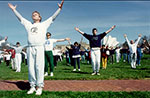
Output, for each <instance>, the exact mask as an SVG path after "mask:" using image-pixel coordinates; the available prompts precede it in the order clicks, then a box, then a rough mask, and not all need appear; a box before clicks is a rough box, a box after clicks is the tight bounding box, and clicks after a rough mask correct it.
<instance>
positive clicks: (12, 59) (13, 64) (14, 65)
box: [11, 58, 17, 70]
mask: <svg viewBox="0 0 150 98" xmlns="http://www.w3.org/2000/svg"><path fill="white" fill-rule="evenodd" d="M15 63H16V62H15V58H11V67H12V69H15V70H16V69H17V67H16V64H15Z"/></svg>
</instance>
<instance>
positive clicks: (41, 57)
mask: <svg viewBox="0 0 150 98" xmlns="http://www.w3.org/2000/svg"><path fill="white" fill-rule="evenodd" d="M63 3H64V0H62V2H61V4H58V7H59V8H58V10H57V11H56V12H55V13H54V14H53V15H52V16H51V17H49V18H48V19H47V20H45V21H43V22H41V20H42V17H41V16H40V13H39V12H38V11H34V12H33V13H32V19H33V23H32V22H30V21H28V20H27V19H25V18H24V17H22V15H20V13H19V12H18V11H17V10H16V7H17V6H16V5H15V6H14V5H12V4H10V3H9V4H8V6H9V8H11V9H12V11H13V12H14V14H15V15H16V16H17V18H18V19H19V21H20V22H21V24H22V25H23V26H24V27H25V29H26V31H27V34H28V45H27V57H28V73H29V74H28V75H29V76H28V77H29V83H30V87H31V88H30V90H29V91H28V92H27V94H32V93H34V92H36V95H41V94H42V89H43V87H44V76H47V75H48V64H50V76H53V75H54V73H53V70H54V62H53V52H52V50H53V43H56V42H62V41H69V40H70V38H65V39H52V38H51V33H49V32H47V29H48V28H49V27H50V25H51V24H52V23H53V21H54V20H55V19H56V17H57V16H58V14H59V13H60V11H61V10H62V6H63ZM115 27H116V26H115V25H114V26H112V27H111V28H110V29H109V30H107V31H106V32H103V33H101V34H97V32H98V31H97V29H96V28H93V30H92V34H91V35H90V34H87V33H85V32H83V31H81V30H80V29H79V28H77V27H75V30H76V31H77V32H79V33H80V34H81V35H83V36H84V37H85V38H86V39H88V40H89V43H90V56H91V64H92V69H93V72H92V74H91V75H100V73H99V69H100V62H101V61H100V59H101V57H102V62H106V59H103V56H101V54H102V53H103V50H101V51H100V48H101V46H102V44H101V41H102V39H103V38H104V37H105V36H106V35H107V34H108V33H109V32H111V31H112V30H113V29H114V28H115ZM140 37H141V35H139V39H138V41H139V40H140ZM45 38H46V39H45ZM125 39H126V40H127V42H128V45H129V49H130V52H131V58H132V59H131V60H132V63H131V65H132V68H135V58H136V53H135V50H136V47H137V43H138V41H137V42H136V43H135V44H134V43H131V44H130V43H129V41H128V39H127V37H126V35H125ZM10 47H12V48H14V49H15V52H16V57H17V58H18V61H17V62H18V65H17V66H20V51H22V49H23V46H20V44H18V43H17V48H16V47H13V46H10ZM80 47H81V45H80V44H78V43H77V42H75V43H74V45H71V49H72V51H71V52H70V53H72V57H71V58H72V59H73V62H72V64H73V65H74V69H73V71H76V62H77V64H78V71H80V59H79V58H80V52H79V49H80ZM103 65H105V64H103ZM103 67H104V68H106V65H105V66H103ZM18 68H19V69H18V70H16V71H18V72H19V71H20V67H18Z"/></svg>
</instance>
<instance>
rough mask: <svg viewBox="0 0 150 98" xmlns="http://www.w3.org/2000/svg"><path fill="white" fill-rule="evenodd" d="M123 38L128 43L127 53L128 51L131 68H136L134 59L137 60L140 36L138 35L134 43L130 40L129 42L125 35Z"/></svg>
mask: <svg viewBox="0 0 150 98" xmlns="http://www.w3.org/2000/svg"><path fill="white" fill-rule="evenodd" d="M124 37H125V39H126V41H127V43H128V46H129V51H130V58H131V68H136V59H137V45H138V43H139V41H140V39H141V34H139V37H138V39H137V41H136V42H134V41H133V40H131V41H130V42H129V40H128V38H127V35H126V34H124Z"/></svg>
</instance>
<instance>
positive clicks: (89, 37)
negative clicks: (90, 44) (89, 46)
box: [83, 33, 91, 40]
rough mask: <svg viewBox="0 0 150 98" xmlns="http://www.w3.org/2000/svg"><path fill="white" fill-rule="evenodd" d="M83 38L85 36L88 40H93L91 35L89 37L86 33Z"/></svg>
mask: <svg viewBox="0 0 150 98" xmlns="http://www.w3.org/2000/svg"><path fill="white" fill-rule="evenodd" d="M83 36H84V37H85V38H87V39H88V40H90V39H91V35H88V34H86V33H84V34H83Z"/></svg>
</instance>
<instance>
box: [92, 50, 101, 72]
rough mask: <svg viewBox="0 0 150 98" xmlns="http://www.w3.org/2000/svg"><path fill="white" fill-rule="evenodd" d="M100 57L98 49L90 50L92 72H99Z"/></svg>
mask: <svg viewBox="0 0 150 98" xmlns="http://www.w3.org/2000/svg"><path fill="white" fill-rule="evenodd" d="M100 55H101V52H100V49H97V50H92V49H91V61H92V67H93V72H99V69H100V59H101V56H100Z"/></svg>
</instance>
